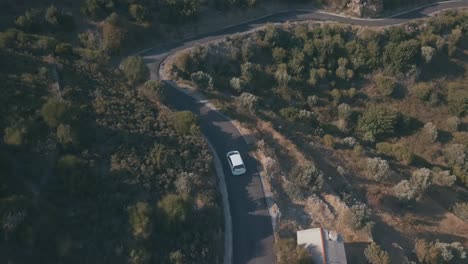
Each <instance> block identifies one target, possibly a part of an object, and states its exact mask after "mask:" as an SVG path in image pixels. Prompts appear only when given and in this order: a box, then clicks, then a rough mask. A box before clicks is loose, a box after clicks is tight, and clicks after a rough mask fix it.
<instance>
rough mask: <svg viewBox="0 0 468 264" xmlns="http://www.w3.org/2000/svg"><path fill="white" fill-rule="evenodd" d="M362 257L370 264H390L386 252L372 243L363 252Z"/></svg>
mask: <svg viewBox="0 0 468 264" xmlns="http://www.w3.org/2000/svg"><path fill="white" fill-rule="evenodd" d="M364 255H365V256H366V259H367V261H368V262H369V263H370V264H390V256H389V255H388V252H387V251H385V250H383V249H382V248H381V247H380V246H379V245H377V244H376V243H374V242H372V243H371V244H370V245H369V246H368V247H367V248H366V249H365V250H364Z"/></svg>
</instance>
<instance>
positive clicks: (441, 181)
mask: <svg viewBox="0 0 468 264" xmlns="http://www.w3.org/2000/svg"><path fill="white" fill-rule="evenodd" d="M456 180H457V176H455V175H451V174H450V171H448V170H447V171H434V172H433V182H434V184H437V185H439V186H448V187H450V186H452V185H453V184H454V183H455V181H456Z"/></svg>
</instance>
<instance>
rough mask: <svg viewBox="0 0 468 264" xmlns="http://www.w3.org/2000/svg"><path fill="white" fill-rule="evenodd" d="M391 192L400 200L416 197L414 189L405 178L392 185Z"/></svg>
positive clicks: (406, 200) (404, 200)
mask: <svg viewBox="0 0 468 264" xmlns="http://www.w3.org/2000/svg"><path fill="white" fill-rule="evenodd" d="M393 194H394V195H395V197H397V198H398V200H400V201H402V202H409V201H411V200H413V199H415V198H416V197H417V194H416V191H415V190H414V188H413V186H412V185H411V184H410V182H409V181H407V180H402V181H401V182H399V183H398V184H397V185H396V186H395V187H393Z"/></svg>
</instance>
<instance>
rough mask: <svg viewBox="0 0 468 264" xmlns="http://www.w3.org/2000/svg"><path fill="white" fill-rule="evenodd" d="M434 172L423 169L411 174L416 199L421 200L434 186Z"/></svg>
mask: <svg viewBox="0 0 468 264" xmlns="http://www.w3.org/2000/svg"><path fill="white" fill-rule="evenodd" d="M432 180H433V176H432V171H431V170H429V169H427V168H421V169H418V170H416V171H414V172H413V173H412V174H411V180H410V183H411V186H412V187H413V189H414V190H415V192H416V199H417V200H419V199H420V198H421V196H422V195H423V194H424V193H425V192H426V190H427V189H428V188H429V187H430V186H431V185H432Z"/></svg>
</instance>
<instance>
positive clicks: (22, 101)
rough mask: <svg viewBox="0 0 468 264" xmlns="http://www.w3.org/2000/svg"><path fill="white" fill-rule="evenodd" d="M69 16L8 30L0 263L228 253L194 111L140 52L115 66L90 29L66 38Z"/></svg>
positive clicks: (30, 20) (33, 16) (29, 17)
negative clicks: (153, 73)
mask: <svg viewBox="0 0 468 264" xmlns="http://www.w3.org/2000/svg"><path fill="white" fill-rule="evenodd" d="M87 2H94V3H97V4H99V3H100V2H104V1H87ZM93 10H94V9H93ZM99 10H100V9H98V10H95V11H93V12H95V13H93V15H101V11H99ZM90 15H91V14H90ZM102 15H105V12H103V13H102ZM72 21H73V18H72V17H71V16H69V15H67V14H65V13H61V11H58V9H56V8H54V7H49V8H47V10H45V12H36V11H28V12H26V13H25V15H24V16H21V17H19V18H18V19H17V20H16V22H15V23H16V24H17V28H11V29H8V30H6V31H4V32H0V79H1V80H2V89H1V94H2V96H1V97H0V112H1V116H2V118H0V134H1V142H0V255H1V256H2V257H1V258H2V262H5V263H31V262H37V263H83V262H87V263H135V264H136V263H220V262H221V261H222V255H223V247H222V245H223V241H224V239H223V216H222V208H221V207H220V199H219V197H218V192H217V188H216V177H215V176H214V173H213V172H212V170H211V164H212V162H211V160H212V157H211V154H210V152H209V150H208V147H207V145H206V142H205V141H204V140H203V138H202V135H201V134H200V132H199V129H198V125H197V118H196V116H194V115H192V114H191V113H187V112H175V113H173V112H171V111H169V110H167V109H166V108H165V107H164V105H163V104H162V101H164V89H165V86H164V84H163V83H158V82H154V81H147V82H144V81H145V80H147V78H148V69H147V68H146V65H145V64H144V63H143V61H142V59H141V58H139V57H130V58H128V59H127V60H125V61H124V63H123V66H122V69H112V68H110V67H108V64H107V63H108V61H109V56H107V54H106V53H105V52H104V51H103V50H101V49H100V48H99V47H98V46H96V45H95V44H96V42H95V41H96V39H95V38H94V37H95V36H94V35H92V34H87V35H80V36H81V38H80V40H81V44H80V45H72V44H70V43H68V42H67V36H66V34H65V33H64V32H63V31H69V30H73V28H74V27H73V23H72ZM105 23H109V27H110V28H109V29H108V30H109V31H110V32H113V31H114V30H116V27H118V25H119V24H118V22H116V18H115V17H114V16H111V17H110V18H108V19H107V20H106V22H105ZM105 26H106V25H105ZM39 27H41V28H39ZM106 30H107V29H106ZM30 32H31V33H30ZM104 32H106V31H104ZM64 34H65V35H64ZM106 43H107V44H105V45H104V46H105V47H106V48H105V49H107V48H108V49H109V50H114V48H115V46H114V44H115V43H114V42H113V40H109V42H106ZM148 98H150V99H151V100H148Z"/></svg>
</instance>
